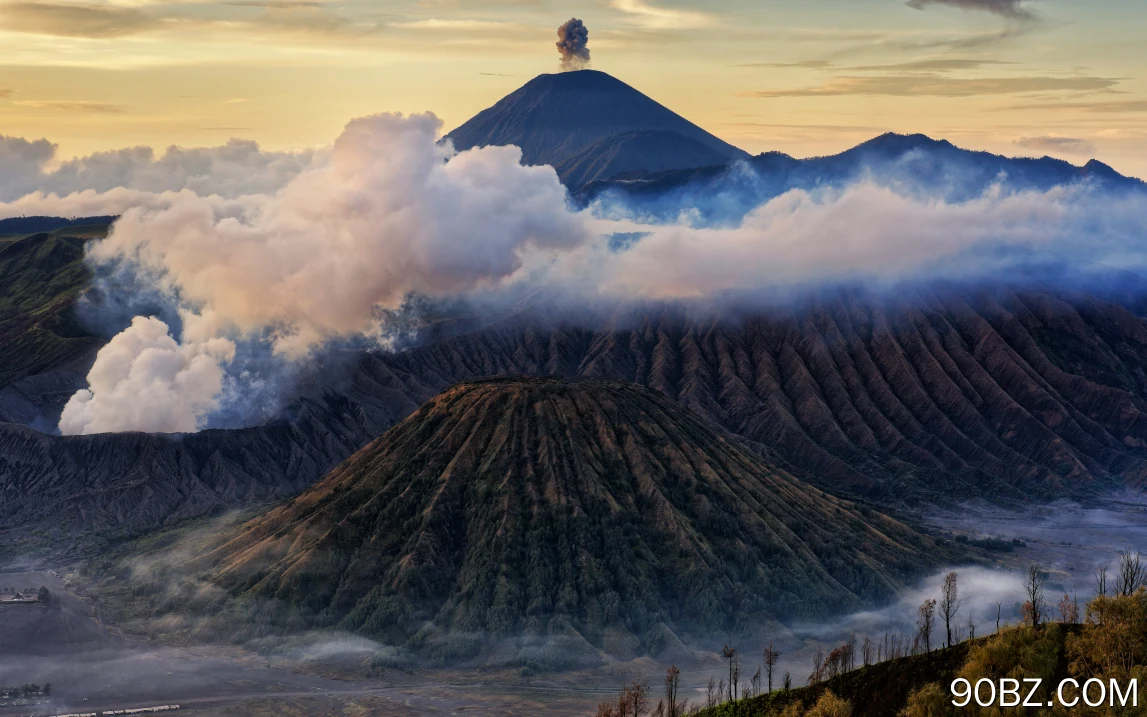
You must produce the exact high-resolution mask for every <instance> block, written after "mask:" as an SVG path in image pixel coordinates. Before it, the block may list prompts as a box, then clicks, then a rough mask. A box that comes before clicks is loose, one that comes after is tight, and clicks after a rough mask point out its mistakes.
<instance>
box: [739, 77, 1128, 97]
mask: <svg viewBox="0 0 1147 717" xmlns="http://www.w3.org/2000/svg"><path fill="white" fill-rule="evenodd" d="M1117 83H1118V80H1115V79H1109V78H1106V77H1042V76H1033V77H969V78H960V77H949V76H946V75H940V74H928V73H921V74H915V73H913V74H900V75H876V76H844V77H835V78H833V79H831V80H829V81H828V82H826V83H824V84H822V85H818V86H816V87H796V88H790V89H774V90H753V91H748V92H742V93H740V96H742V97H758V98H766V99H768V98H777V97H836V96H842V95H887V96H893V97H920V96H928V97H972V96H976V95H1011V94H1024V93H1031V92H1063V91H1066V92H1096V91H1101V90H1108V89H1111V88H1112V87H1114V86H1115V85H1116V84H1117Z"/></svg>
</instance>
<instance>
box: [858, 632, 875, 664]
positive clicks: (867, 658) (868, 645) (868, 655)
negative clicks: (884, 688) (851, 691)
mask: <svg viewBox="0 0 1147 717" xmlns="http://www.w3.org/2000/svg"><path fill="white" fill-rule="evenodd" d="M860 656H861V659H862V660H864V666H865V667H868V666H869V665H871V664H872V657H873V655H872V638H871V637H869V636H868V635H865V636H864V644H863V645H861V647H860Z"/></svg>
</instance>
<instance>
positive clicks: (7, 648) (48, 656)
mask: <svg viewBox="0 0 1147 717" xmlns="http://www.w3.org/2000/svg"><path fill="white" fill-rule="evenodd" d="M921 519H922V520H923V521H924V522H926V523H927V524H929V525H931V526H933V527H934V528H936V529H938V530H940V531H942V532H943V533H946V534H948V535H949V536H951V537H953V538H954V537H955V536H961V535H963V536H967V538H968V539H969V540H980V539H983V538H997V539H1000V540H1001V541H1006V542H1007V543H1008V544H1011V541H1012V540H1013V539H1018V540H1019V541H1022V543H1023V544H1022V545H1016V546H1015V547H1014V549H1013V550H1012V551H1010V552H1007V551H1001V552H989V553H988V556H989V558H990V560H989V562H988V563H987V564H978V565H963V566H952V567H949V568H945V569H943V570H939V571H936V573H935V574H933V575H930V576H929V577H928V578H926V579H925V580H923V581H921V583H920V584H919V585H918V586H916V587H913V588H911V589H908V590H906V591H904V593H903V594H902V596H901V597H900V599H899V600H898V601H897V602H896V603H894V604H892V605H888V606H885V607H883V608H880V609H874V610H866V611H862V612H857V613H854V614H851V615H846V616H843V617H841V618H839V619H837V620H832V621H829V622H824V623H819V624H797V625H790V626H787V628H780V627H778V629H777V630H776V633H775V636H774V644H775V647H776V648H777V649H779V650H780V651H781V658H780V661H779V663H778V665H777V667H776V671H775V674H774V685H775V686H779V685H780V683H781V681H782V679H783V675H784V674H785V672H788V673H790V675H791V678H792V682H793V684H794V685H799V684H803V683H804V682H805V681H806V680H807V678H808V676H809V674H810V673H811V671H812V666H813V660H814V656H815V655H816V654H817V652H818V651H820V652H822V653H823V654H827V653H828V652H829V651H830V650H831V649H832V648H833V647H835V646H838V645H840V644H843V643H844V642H845V641H847V640H848V639H849V638H850V636H853V635H855V636H856V639H857V655H856V658H855V659H856V662H857V663H858V664H859V663H860V662H861V661H862V656H861V654H860V647H861V645H862V644H863V641H864V638H865V636H869V637H871V639H872V645H873V651H874V652H875V650H876V649H877V646H878V645H879V646H880V649H882V650H887V645H888V642H886V641H885V636H886V635H889V636H891V635H898V636H903V639H906V640H907V642H908V644H910V643H911V637H912V635H913V633H914V632H915V629H916V625H915V623H916V611H917V607H918V606H919V605H920V603H921V602H923V601H924V600H925V599H928V598H933V599H938V598H939V597H940V592H941V585H942V583H943V580H944V576H945V575H946V574H947V573H948V572H949V571H951V570H954V571H956V572H957V574H958V588H959V599H960V609H959V613H958V615H957V620H956V623H955V624H956V625H957V626H958V627H957V628H956V632H957V634H958V635H959V637H960V639H963V637H965V636H967V635H968V634H970V632H971V630H972V628H971V627H970V626H969V621H970V622H971V624H972V625H974V632H975V634H976V635H985V634H989V633H991V632H993V631H994V630H995V629H996V621H997V615H998V618H999V620H1000V622H1001V624H1009V623H1012V624H1014V623H1015V622H1017V621H1018V620H1019V619H1020V618H1019V615H1020V607H1019V606H1020V604H1021V603H1022V602H1023V600H1024V592H1023V585H1022V582H1023V581H1022V576H1021V572H1022V571H1023V570H1025V569H1026V568H1027V566H1028V565H1030V564H1031V563H1033V562H1035V563H1039V564H1040V565H1042V566H1043V568H1044V569H1045V570H1046V571H1047V572H1048V578H1047V583H1046V599H1047V602H1048V606H1049V608H1050V612H1051V614H1052V615H1053V617H1054V616H1055V615H1056V611H1055V605H1056V603H1057V602H1058V601H1059V599H1060V598H1061V597H1062V596H1063V595H1064V594H1068V595H1070V596H1072V597H1073V598H1075V597H1077V598H1078V600H1079V602H1080V604H1083V603H1084V602H1086V601H1087V600H1089V599H1090V598H1091V597H1092V595H1093V594H1094V574H1095V569H1096V568H1097V567H1099V566H1103V565H1106V566H1108V567H1109V568H1113V567H1114V565H1115V564H1116V563H1117V561H1118V558H1119V552H1120V551H1122V550H1125V549H1127V548H1128V547H1130V548H1132V549H1139V548H1141V547H1142V546H1143V545H1144V543H1145V541H1144V537H1147V499H1145V498H1144V497H1143V496H1137V495H1131V494H1128V495H1119V496H1113V497H1112V498H1111V499H1110V500H1108V501H1107V502H1105V503H1103V504H1102V505H1093V506H1081V505H1076V504H1068V503H1062V504H1056V505H1051V506H1040V507H1034V508H1028V509H1024V510H1022V511H1012V510H1004V509H1001V508H995V507H988V506H965V507H964V508H963V509H961V510H959V511H958V512H957V511H946V512H935V513H930V514H928V515H925V516H921ZM997 545H999V544H998V543H997ZM1112 572H1113V571H1112ZM40 585H45V586H47V587H48V588H49V589H50V590H51V591H52V593H53V603H52V606H51V608H50V609H45V608H42V607H40V606H29V605H15V604H8V605H0V685H10V684H15V685H23V684H25V683H33V682H34V683H39V684H42V683H44V682H51V683H52V685H53V699H52V701H51V705H50V707H49V706H48V705H41V706H40V711H41V713H43V714H54V713H55V712H54V710H58V709H60V708H63V707H69V708H79V707H85V708H87V709H89V710H91V709H98V708H105V709H114V708H122V707H139V706H150V705H155V704H168V703H173V702H180V703H182V704H184V705H185V708H186V709H185V710H184V711H185V712H188V713H191V714H261V713H267V714H276V713H287V712H282V710H284V709H287V706H290V710H288V712H289V713H292V714H293V713H294V712H293V711H291V710H301V712H299V714H306V713H308V712H309V711H312V710H315V709H318V708H319V707H320V706H321V707H322V709H323V710H324V713H330V714H344V713H349V712H347V710H350V711H354V710H362V709H366V710H367V712H366V713H369V714H379V715H387V714H395V715H397V714H430V713H437V712H439V711H441V710H444V709H445V710H446V711H452V710H458V709H465V710H466V711H467V713H472V714H504V715H513V714H523V715H524V714H531V710H533V711H535V712H536V711H537V710H543V711H545V712H546V713H547V714H555V715H578V714H589V713H592V710H593V706H594V705H595V704H596V703H597V702H598V701H600V700H601V699H605V698H608V697H609V695H610V694H611V693H612V691H614V690H616V688H617V687H618V686H619V685H621V684H623V683H625V682H628V681H629V680H631V679H634V678H644V679H647V680H649V682H650V684H651V686H653V688H654V693H656V692H657V691H658V689H659V687H660V684H661V682H662V679H663V677H664V670H665V668H666V667H667V666H666V665H659V664H657V663H655V662H653V661H651V660H648V659H641V660H636V661H634V662H632V663H619V664H612V665H606V666H604V667H602V668H599V669H596V670H587V671H581V672H577V673H559V674H553V675H539V676H536V677H534V678H523V677H520V676H519V675H517V674H516V673H514V672H513V671H512V670H510V671H505V670H502V671H489V672H481V673H480V672H478V671H466V672H462V671H449V670H435V671H433V674H427V673H420V672H406V671H402V670H396V671H392V672H391V673H389V674H388V675H387V676H386V677H384V678H380V679H337V680H334V679H326V678H324V677H320V676H317V675H316V674H308V673H313V672H314V671H315V670H314V669H313V668H314V667H315V664H316V663H321V669H319V670H318V672H322V673H323V674H327V675H329V676H338V672H339V670H338V669H337V665H338V664H340V661H348V664H349V662H354V661H357V660H361V659H364V658H365V659H369V656H370V655H371V654H377V652H378V651H379V650H382V649H383V648H382V647H381V646H379V645H377V644H375V643H373V642H371V641H369V640H365V639H362V638H356V637H350V636H345V635H344V636H323V635H313V636H312V635H304V636H300V637H299V640H298V643H299V644H298V645H291V646H288V645H284V646H283V647H284V649H282V650H279V654H277V656H276V657H274V658H272V659H271V660H268V658H266V657H261V656H257V655H255V654H254V653H250V652H244V651H242V650H238V649H227V648H208V647H186V648H184V647H156V646H154V645H148V644H146V643H145V642H143V641H141V640H138V639H136V638H133V637H132V636H130V635H121V634H119V631H118V630H117V629H116V628H115V627H114V626H107V625H105V624H103V623H102V622H101V620H100V615H99V612H98V600H93V599H91V598H85V597H81V596H79V595H75V594H73V593H72V592H71V591H70V590H69V588H68V587H67V586H66V585H65V583H64V582H63V578H62V577H61V576H58V575H56V574H54V573H52V572H50V571H48V572H38V573H29V572H0V589H4V588H6V587H9V586H12V587H16V588H18V589H23V588H26V587H35V588H38V587H39V586H40ZM933 634H934V635H935V636H936V637H934V639H933V644H934V645H937V644H941V643H942V642H943V640H944V634H943V628H942V627H940V626H938V627H937V628H936V630H935V632H934V633H933ZM889 639H890V638H889ZM734 646H735V647H737V649H738V651H739V653H740V655H741V659H742V675H743V677H742V681H743V682H747V681H748V680H749V679H751V677H752V675H753V673H754V672H755V671H756V670H757V668H758V667H760V666H761V663H762V657H761V650H762V648H763V647H764V645H750V644H735V645H734ZM288 647H289V649H288ZM302 667H305V668H306V672H300V671H298V669H299V668H302ZM682 667H684V669H683V672H682V683H683V688H685V689H683V693H689V694H691V695H692V696H693V697H692V699H694V700H697V699H701V700H703V699H704V691H705V685H706V684H707V682H708V681H709V679H710V678H713V679H714V680H717V679H720V678H721V677H722V676H723V675H725V674H726V672H725V667H724V665H723V663H722V661H721V660H720V659H719V657H717V656H715V655H700V656H699V659H698V660H697V661H696V662H695V663H694V664H692V665H683V666H682ZM348 674H349V672H348ZM9 702H10V701H9ZM235 709H238V710H240V711H239V712H234V711H233V710H235ZM28 710H29V707H28V706H22V707H16V706H14V705H12V704H0V717H2V716H4V715H9V714H11V715H15V714H27V713H28ZM45 710H47V711H45Z"/></svg>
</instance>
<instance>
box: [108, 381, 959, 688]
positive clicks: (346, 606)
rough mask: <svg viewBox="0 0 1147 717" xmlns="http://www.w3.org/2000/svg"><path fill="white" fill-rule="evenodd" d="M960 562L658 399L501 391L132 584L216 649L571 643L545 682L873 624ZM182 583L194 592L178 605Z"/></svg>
mask: <svg viewBox="0 0 1147 717" xmlns="http://www.w3.org/2000/svg"><path fill="white" fill-rule="evenodd" d="M951 550H954V548H952V547H951V546H950V545H949V546H948V547H941V546H939V545H937V543H936V542H935V541H933V540H932V539H931V538H930V537H927V536H925V535H922V534H920V533H917V532H915V531H914V530H912V529H910V528H908V527H907V526H905V525H903V524H900V523H898V522H896V521H895V520H892V519H891V518H888V517H886V516H884V515H882V514H880V513H877V512H874V511H871V510H869V509H866V508H862V507H858V506H856V505H854V504H852V503H850V502H847V501H843V500H840V499H837V498H834V497H832V496H829V495H827V494H825V493H823V492H821V491H820V490H818V489H815V488H812V487H810V486H808V485H807V484H804V483H801V482H800V481H798V480H796V479H794V478H792V477H791V476H789V475H788V474H786V473H784V472H783V471H780V470H777V469H774V468H773V467H771V466H769V465H767V464H766V463H764V462H763V461H762V459H761V458H760V457H759V456H758V455H757V454H756V453H754V452H752V451H750V450H748V449H747V448H745V447H744V446H742V445H741V443H740V442H739V441H738V440H737V439H736V438H734V437H732V436H730V435H728V434H726V433H725V432H723V431H722V430H721V429H719V428H717V427H716V426H714V425H712V424H711V423H709V422H707V421H705V420H704V419H701V418H700V417H698V416H696V415H694V414H692V413H690V412H689V411H687V410H686V409H684V408H683V407H681V406H680V405H679V404H677V403H675V402H673V401H670V400H669V399H667V398H665V397H664V396H663V395H661V394H659V393H657V392H655V391H651V390H649V389H645V388H641V387H639V386H635V385H633V384H625V383H606V382H593V381H576V380H572V381H571V380H565V379H542V378H532V379H526V378H503V379H489V380H483V381H475V382H471V383H466V384H461V385H459V386H456V387H455V388H453V389H451V390H449V391H446V392H445V393H443V394H441V395H440V396H438V397H436V398H435V399H433V400H431V401H430V402H428V403H427V404H426V405H424V406H423V407H422V408H421V409H419V410H418V411H417V412H416V413H415V414H414V415H413V416H411V417H410V418H408V419H407V420H405V421H404V422H402V423H401V424H399V425H398V426H396V427H394V428H392V429H391V430H390V431H388V432H387V433H385V434H384V435H383V436H382V437H380V438H379V439H378V440H376V441H375V442H374V443H372V444H371V445H369V446H367V447H366V448H365V449H363V450H362V451H360V452H359V453H358V454H356V455H355V456H353V457H352V458H350V459H349V460H347V461H346V462H345V463H343V464H342V465H341V466H339V467H338V468H336V469H335V470H334V471H333V472H331V473H330V474H329V475H328V476H327V477H326V478H324V479H323V480H321V481H319V482H318V483H317V484H316V485H315V486H314V487H312V488H311V489H309V490H308V491H306V492H304V493H303V494H302V495H300V496H298V497H297V498H295V499H292V500H291V501H289V502H287V503H286V504H284V505H281V506H280V507H278V508H276V509H275V510H273V511H271V512H269V513H268V514H266V515H265V516H262V517H260V518H257V519H255V520H252V521H250V522H248V523H246V524H245V525H243V526H242V527H241V528H239V529H237V530H232V531H229V532H227V533H225V534H224V535H223V536H222V537H220V538H219V539H218V540H216V542H215V545H214V547H213V549H203V550H200V551H198V553H197V554H196V555H195V556H194V557H193V558H191V559H186V560H183V561H182V562H183V564H182V566H175V567H167V568H164V570H165V571H168V572H164V573H163V574H158V575H151V574H149V573H148V571H138V572H137V573H136V574H135V575H133V576H132V577H131V580H132V582H133V587H132V590H133V591H134V592H135V593H136V595H137V597H139V598H142V599H143V600H145V601H146V602H147V604H148V606H149V608H150V610H151V619H152V620H154V621H157V622H162V621H165V620H168V621H179V620H186V621H188V623H189V624H190V623H194V625H195V627H194V629H195V630H197V631H199V632H200V634H203V633H204V632H205V631H213V632H215V633H218V634H226V635H229V636H236V639H240V640H249V639H256V638H261V637H263V636H266V635H275V634H289V633H291V632H293V631H298V630H300V629H306V628H312V627H322V628H331V629H343V630H350V631H353V632H356V633H359V634H363V635H366V636H368V637H371V638H375V639H378V640H380V641H382V642H384V643H387V644H390V645H396V646H400V647H403V648H406V649H408V650H410V651H411V652H413V653H417V654H419V655H421V656H425V657H432V658H437V659H440V660H444V661H445V660H449V661H455V660H465V659H470V658H476V657H479V656H480V655H486V656H489V654H490V653H491V651H496V649H500V648H496V647H495V646H496V645H499V644H501V642H502V641H505V640H510V641H515V640H517V641H518V642H517V643H515V644H516V645H518V648H516V649H520V650H525V648H524V647H522V644H523V643H521V642H520V641H521V639H523V636H524V637H525V638H533V639H537V640H539V641H542V642H544V643H545V644H546V645H551V646H552V645H554V644H558V645H560V649H557V648H552V647H551V648H547V649H546V650H545V651H544V654H537V655H534V656H532V657H528V656H527V657H522V658H521V659H522V661H523V662H526V663H533V664H536V666H538V667H541V668H549V667H558V666H568V665H569V664H571V663H572V664H583V663H586V662H588V663H594V664H596V662H595V661H596V660H598V659H599V655H600V654H601V653H604V654H608V655H611V656H614V657H617V658H620V659H630V658H631V657H634V656H636V655H639V654H652V655H655V656H662V657H669V658H674V657H675V656H676V657H682V656H687V655H688V650H686V649H685V647H684V645H683V644H682V640H684V641H685V642H690V643H692V644H702V645H709V644H710V643H714V642H716V641H719V640H720V639H722V637H724V636H727V635H730V634H732V635H752V634H754V633H755V632H758V631H760V630H762V629H763V628H765V627H767V626H770V625H774V624H775V622H774V621H777V620H784V619H792V618H797V617H816V616H822V615H826V614H830V613H836V612H840V611H847V610H853V609H857V608H860V607H863V606H867V605H873V604H875V603H877V602H879V601H882V600H886V599H888V598H890V597H891V596H892V595H893V594H894V592H895V591H896V590H897V589H898V587H900V586H902V585H903V584H904V583H905V582H906V581H907V580H909V579H910V578H912V577H913V576H915V575H917V574H918V573H919V572H920V571H921V570H923V569H925V568H927V567H929V566H932V565H934V564H936V563H937V562H938V561H941V560H944V559H950V558H952V557H953V556H952V555H951V554H950V553H949V552H948V551H951ZM180 571H183V572H182V574H183V575H184V576H188V575H189V576H193V577H194V578H195V579H193V580H190V581H188V582H187V583H186V588H184V587H180V588H179V589H176V590H174V591H173V590H172V589H171V582H172V578H178V576H179V574H180ZM175 582H177V583H178V582H179V581H178V579H176V580H175ZM205 588H210V589H205ZM220 588H222V591H220V590H219V589H220ZM207 595H210V596H212V597H210V599H206V598H205V597H204V596H207ZM231 598H238V600H231ZM200 618H206V620H200ZM167 624H169V625H170V622H168V623H167ZM205 625H209V626H213V627H205ZM236 629H237V630H239V632H238V633H236V632H235V630H236ZM555 640H556V641H557V643H555V642H554V641H555ZM525 652H528V650H525ZM525 652H522V651H519V652H517V653H515V654H518V655H522V654H525ZM514 659H517V658H514Z"/></svg>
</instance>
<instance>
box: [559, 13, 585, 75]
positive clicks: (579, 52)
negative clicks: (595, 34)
mask: <svg viewBox="0 0 1147 717" xmlns="http://www.w3.org/2000/svg"><path fill="white" fill-rule="evenodd" d="M588 44H589V30H588V29H587V28H586V26H585V23H583V22H582V21H581V20H578V19H577V18H576V17H575V18H571V19H570V20H569V21H568V22H566V23H565V24H564V25H562V26H561V27H559V28H558V43H557V47H558V53H559V54H560V55H561V56H562V72H569V71H571V70H584V69H585V68H587V67H589V47H588V46H587V45H588Z"/></svg>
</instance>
